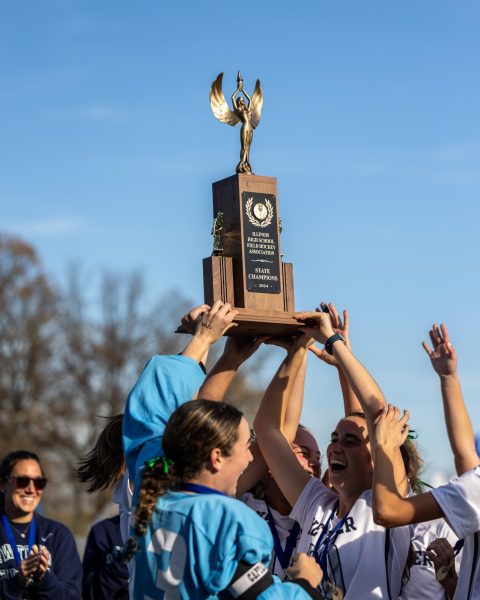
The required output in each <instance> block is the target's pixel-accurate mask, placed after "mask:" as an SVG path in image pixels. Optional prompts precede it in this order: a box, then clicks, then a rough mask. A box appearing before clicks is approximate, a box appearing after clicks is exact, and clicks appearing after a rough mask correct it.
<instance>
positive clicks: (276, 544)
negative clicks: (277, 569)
mask: <svg viewBox="0 0 480 600" xmlns="http://www.w3.org/2000/svg"><path fill="white" fill-rule="evenodd" d="M265 504H266V507H267V511H268V516H267V519H266V521H267V523H268V526H269V527H270V531H271V532H272V537H273V548H274V550H275V554H276V556H277V558H278V562H279V563H280V566H281V567H282V569H286V568H287V567H288V565H289V564H290V559H291V558H292V553H293V550H294V548H295V546H296V543H297V538H298V534H299V533H300V525H299V524H298V523H297V522H296V521H295V524H294V526H293V527H292V528H291V529H290V533H289V534H288V537H287V541H286V542H285V550H283V549H282V545H281V543H280V537H279V535H278V531H277V527H276V525H275V520H274V518H273V515H272V511H271V510H270V507H269V506H268V504H267V503H266V502H265Z"/></svg>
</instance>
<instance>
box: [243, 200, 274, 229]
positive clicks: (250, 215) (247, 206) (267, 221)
mask: <svg viewBox="0 0 480 600" xmlns="http://www.w3.org/2000/svg"><path fill="white" fill-rule="evenodd" d="M252 204H253V198H249V199H248V200H247V203H246V204H245V212H246V213H247V217H248V220H249V221H250V223H251V224H252V225H255V227H268V226H269V225H270V223H271V222H272V219H273V206H272V203H271V202H270V200H267V199H266V198H265V206H266V207H267V211H268V215H267V217H266V219H265V220H264V221H259V220H258V219H256V218H255V216H254V215H253V213H252Z"/></svg>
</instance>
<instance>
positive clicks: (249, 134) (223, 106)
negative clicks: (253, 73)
mask: <svg viewBox="0 0 480 600" xmlns="http://www.w3.org/2000/svg"><path fill="white" fill-rule="evenodd" d="M222 79H223V73H220V74H219V75H218V77H217V78H216V79H215V81H214V82H213V83H212V88H211V90H210V106H211V108H212V112H213V114H214V115H215V117H216V118H217V119H218V120H219V121H222V123H228V125H232V126H233V127H234V126H235V125H236V124H237V123H239V122H240V121H241V122H242V128H241V130H240V142H241V144H242V147H241V150H240V162H239V163H238V165H237V169H236V171H237V173H253V172H252V167H251V166H250V161H249V155H250V146H251V145H252V138H253V130H254V129H255V128H256V127H257V125H258V124H259V123H260V116H261V112H262V106H263V94H262V86H261V85H260V80H259V79H257V83H256V84H255V90H254V92H253V96H252V97H251V98H250V96H249V95H248V94H247V92H246V91H245V90H244V89H243V79H242V75H241V73H240V71H238V76H237V89H236V90H235V92H234V93H233V94H232V105H233V110H230V107H229V106H228V104H227V101H226V100H225V96H224V95H223V91H222Z"/></svg>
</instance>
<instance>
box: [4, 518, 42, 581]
mask: <svg viewBox="0 0 480 600" xmlns="http://www.w3.org/2000/svg"><path fill="white" fill-rule="evenodd" d="M2 523H3V528H4V529H5V535H6V536H7V540H8V543H9V544H10V547H11V548H12V552H13V557H14V559H15V566H16V567H17V569H20V563H21V562H22V559H21V558H20V553H19V551H18V548H17V542H16V541H15V536H14V535H13V531H12V528H11V526H10V523H9V522H8V519H7V517H6V516H5V515H2ZM36 532H37V523H36V522H35V517H33V519H32V523H31V525H30V533H29V534H28V552H27V556H28V555H29V554H30V550H31V549H32V546H33V545H34V544H35V534H36Z"/></svg>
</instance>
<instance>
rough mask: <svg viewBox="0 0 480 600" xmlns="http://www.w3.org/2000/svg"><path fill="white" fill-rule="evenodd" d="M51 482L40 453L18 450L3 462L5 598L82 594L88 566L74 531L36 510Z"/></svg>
mask: <svg viewBox="0 0 480 600" xmlns="http://www.w3.org/2000/svg"><path fill="white" fill-rule="evenodd" d="M46 485H47V478H46V477H45V475H44V472H43V469H42V467H41V465H40V461H39V458H38V456H37V455H36V454H34V453H33V452H28V451H26V450H17V451H15V452H11V453H10V454H8V455H7V456H6V457H5V458H4V459H3V460H2V462H1V463H0V598H2V599H5V600H13V599H15V600H17V599H21V598H22V599H23V598H30V599H32V600H33V599H37V598H38V599H40V598H41V599H45V600H46V599H52V600H53V599H55V600H73V599H75V600H77V599H79V598H80V597H81V585H82V565H81V562H80V557H79V556H78V552H77V549H76V546H75V541H74V539H73V536H72V534H71V533H70V531H69V530H68V529H67V527H65V525H62V524H61V523H58V522H57V521H53V520H52V519H47V518H46V517H43V516H41V515H39V514H38V513H36V512H35V511H36V509H37V507H38V505H39V503H40V501H41V499H42V496H43V491H44V489H45V486H46Z"/></svg>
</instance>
